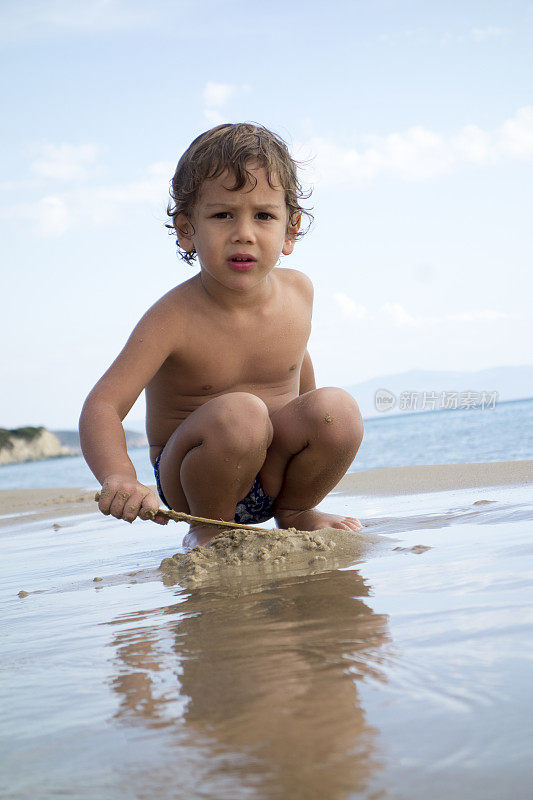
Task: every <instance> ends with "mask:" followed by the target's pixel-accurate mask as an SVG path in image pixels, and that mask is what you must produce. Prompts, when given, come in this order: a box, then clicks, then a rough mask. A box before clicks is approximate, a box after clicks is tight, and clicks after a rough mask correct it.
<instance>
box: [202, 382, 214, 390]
mask: <svg viewBox="0 0 533 800" xmlns="http://www.w3.org/2000/svg"><path fill="white" fill-rule="evenodd" d="M212 388H213V387H212V386H211V384H210V383H206V385H205V386H202V391H204V392H208V391H209V390H210V389H212Z"/></svg>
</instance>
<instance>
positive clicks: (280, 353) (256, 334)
mask: <svg viewBox="0 0 533 800" xmlns="http://www.w3.org/2000/svg"><path fill="white" fill-rule="evenodd" d="M269 282H270V285H271V292H270V296H269V299H268V301H267V302H266V303H264V304H263V305H261V306H254V307H252V308H247V309H239V310H238V311H235V310H232V311H228V310H226V309H223V308H220V307H219V306H217V305H216V303H214V302H213V300H212V299H211V298H210V297H209V296H208V295H207V294H206V292H205V290H204V289H203V286H202V284H201V281H200V280H199V276H195V277H194V278H192V279H191V280H189V281H187V282H186V283H184V284H181V285H180V286H178V287H176V289H174V290H172V292H170V293H169V295H166V297H165V298H164V302H165V303H167V304H169V309H170V311H169V312H168V313H169V315H170V316H169V324H172V325H174V319H175V327H176V332H177V334H176V342H178V341H179V345H178V344H177V345H176V349H175V350H174V351H173V352H172V353H171V354H170V356H168V357H167V359H166V360H165V362H164V363H163V364H162V366H161V367H160V369H159V370H158V371H157V373H156V374H155V375H154V377H153V378H152V380H151V381H150V382H149V383H148V384H147V386H146V430H147V435H148V441H149V444H150V458H151V460H152V463H154V461H155V459H156V458H157V456H158V454H159V452H160V451H161V450H162V448H163V447H164V446H165V444H166V442H167V441H168V439H169V438H170V436H171V435H172V433H173V432H174V431H175V430H176V428H178V427H179V425H180V424H181V423H182V422H183V421H184V420H185V419H187V417H188V416H189V415H190V414H191V413H193V412H194V411H195V410H196V409H197V408H199V407H200V406H201V405H203V404H204V403H206V402H207V401H208V400H211V399H212V398H214V397H219V396H220V395H222V394H227V393H229V392H250V393H252V394H255V395H257V397H260V398H261V400H263V401H264V402H265V404H266V405H267V407H268V409H269V411H270V413H273V412H274V411H277V410H278V409H279V408H281V407H282V406H284V405H286V404H287V403H288V402H290V401H291V400H293V399H294V398H295V397H297V396H298V394H299V388H300V369H301V366H302V361H303V357H304V354H305V349H306V345H307V341H308V339H309V334H310V331H311V311H312V295H311V291H310V290H309V282H308V279H307V278H306V277H305V276H304V275H302V274H301V273H299V272H296V271H294V270H289V269H274V270H273V271H272V272H271V273H270V275H269ZM174 315H175V318H174ZM178 332H179V335H178Z"/></svg>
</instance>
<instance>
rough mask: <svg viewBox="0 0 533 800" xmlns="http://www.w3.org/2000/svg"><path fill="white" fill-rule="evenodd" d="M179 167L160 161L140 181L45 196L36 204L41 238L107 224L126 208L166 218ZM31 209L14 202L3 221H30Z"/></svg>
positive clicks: (5, 210) (4, 209)
mask: <svg viewBox="0 0 533 800" xmlns="http://www.w3.org/2000/svg"><path fill="white" fill-rule="evenodd" d="M174 168H175V165H174V164H171V163H166V162H157V163H155V164H152V165H150V166H149V167H148V168H147V170H146V176H145V177H144V178H141V179H140V180H136V181H130V182H129V183H123V184H112V185H108V186H105V185H104V186H102V185H100V186H98V185H96V186H91V185H87V184H84V185H83V187H77V186H76V187H75V188H72V189H70V190H66V191H63V192H55V193H54V194H50V195H46V196H44V197H42V198H41V199H40V200H38V201H37V203H36V212H35V214H36V216H35V218H36V222H37V224H36V228H35V231H36V232H37V234H38V235H39V236H43V237H46V238H49V237H58V236H61V235H62V234H64V233H66V232H67V230H71V229H73V228H75V227H77V226H79V225H84V226H86V225H87V224H88V223H92V224H93V225H101V224H106V223H108V222H110V221H112V220H114V219H116V217H117V215H118V214H120V212H121V211H122V210H123V208H124V206H128V207H130V208H131V207H133V206H138V207H143V206H145V207H150V209H151V210H152V209H153V208H154V207H156V208H157V211H158V212H161V216H164V215H165V210H166V204H167V202H168V189H169V181H170V178H171V176H172V173H173V172H174ZM28 213H29V211H28V206H27V204H25V203H20V202H17V203H13V204H11V205H7V206H3V207H1V208H0V219H6V220H23V221H27V219H28Z"/></svg>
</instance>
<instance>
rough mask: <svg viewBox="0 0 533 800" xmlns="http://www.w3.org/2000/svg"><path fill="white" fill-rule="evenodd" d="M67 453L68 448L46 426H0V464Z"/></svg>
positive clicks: (16, 462) (56, 456)
mask: <svg viewBox="0 0 533 800" xmlns="http://www.w3.org/2000/svg"><path fill="white" fill-rule="evenodd" d="M68 455H70V452H69V450H68V449H67V448H66V447H64V446H63V445H62V444H61V442H60V440H59V438H58V437H57V436H54V434H53V433H51V432H50V431H48V430H46V428H43V427H40V428H33V427H30V426H28V427H26V428H11V429H6V428H0V464H1V465H4V464H21V463H22V462H24V461H41V460H42V459H45V458H58V457H59V456H68Z"/></svg>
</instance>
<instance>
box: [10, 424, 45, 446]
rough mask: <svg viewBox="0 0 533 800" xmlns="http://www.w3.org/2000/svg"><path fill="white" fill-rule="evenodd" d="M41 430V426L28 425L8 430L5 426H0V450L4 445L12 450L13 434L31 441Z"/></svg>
mask: <svg viewBox="0 0 533 800" xmlns="http://www.w3.org/2000/svg"><path fill="white" fill-rule="evenodd" d="M42 431H44V428H43V427H42V426H41V427H40V428H32V427H30V426H28V427H26V428H12V429H11V430H8V429H7V428H0V450H3V449H4V448H6V447H7V449H8V450H13V441H12V437H13V436H15V437H16V438H18V439H25V440H26V441H27V442H31V441H33V439H36V438H37V437H38V436H39V435H40V434H41V433H42Z"/></svg>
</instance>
